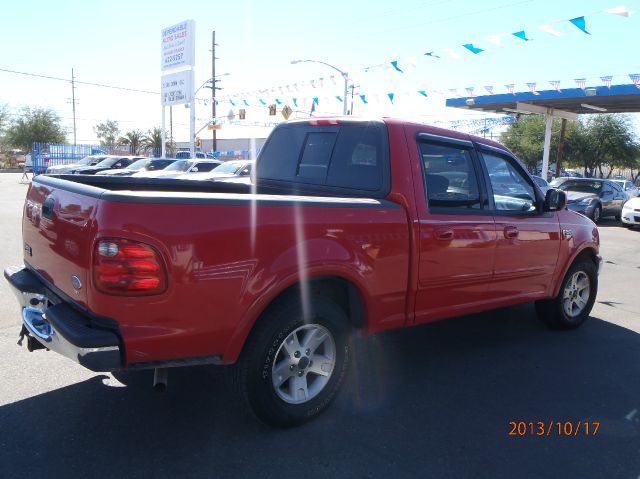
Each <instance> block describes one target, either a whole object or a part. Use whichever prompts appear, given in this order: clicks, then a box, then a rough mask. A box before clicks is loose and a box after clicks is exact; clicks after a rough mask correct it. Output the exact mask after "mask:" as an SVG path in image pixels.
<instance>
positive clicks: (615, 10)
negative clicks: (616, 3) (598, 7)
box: [605, 7, 634, 17]
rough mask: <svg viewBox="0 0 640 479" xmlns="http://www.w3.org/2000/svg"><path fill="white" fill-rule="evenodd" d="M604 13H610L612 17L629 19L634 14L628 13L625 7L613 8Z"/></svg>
mask: <svg viewBox="0 0 640 479" xmlns="http://www.w3.org/2000/svg"><path fill="white" fill-rule="evenodd" d="M605 13H611V14H612V15H619V16H621V17H630V16H631V15H633V14H634V12H630V11H629V10H627V9H626V8H625V7H613V8H607V9H606V10H605Z"/></svg>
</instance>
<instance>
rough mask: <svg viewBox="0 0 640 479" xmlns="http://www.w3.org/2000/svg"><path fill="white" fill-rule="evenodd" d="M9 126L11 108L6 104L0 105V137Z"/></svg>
mask: <svg viewBox="0 0 640 479" xmlns="http://www.w3.org/2000/svg"><path fill="white" fill-rule="evenodd" d="M8 124H9V107H8V106H7V104H6V103H5V104H4V105H0V135H2V133H3V132H4V129H5V127H6V126H7V125H8Z"/></svg>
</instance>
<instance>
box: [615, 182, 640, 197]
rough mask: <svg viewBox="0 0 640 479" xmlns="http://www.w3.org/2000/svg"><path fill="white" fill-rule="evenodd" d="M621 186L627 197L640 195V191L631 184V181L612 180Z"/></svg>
mask: <svg viewBox="0 0 640 479" xmlns="http://www.w3.org/2000/svg"><path fill="white" fill-rule="evenodd" d="M613 181H615V182H616V183H618V184H619V185H620V186H622V189H623V190H624V192H625V193H626V194H628V195H629V198H635V197H636V196H640V191H638V188H636V187H635V186H634V185H633V181H629V180H613Z"/></svg>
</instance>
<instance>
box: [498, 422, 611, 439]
mask: <svg viewBox="0 0 640 479" xmlns="http://www.w3.org/2000/svg"><path fill="white" fill-rule="evenodd" d="M599 429H600V421H553V420H551V421H509V431H508V435H509V436H515V437H524V436H545V437H551V436H555V437H561V436H562V437H577V436H595V435H597V434H598V431H599Z"/></svg>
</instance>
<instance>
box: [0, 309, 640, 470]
mask: <svg viewBox="0 0 640 479" xmlns="http://www.w3.org/2000/svg"><path fill="white" fill-rule="evenodd" d="M353 351H354V365H353V367H352V370H351V372H350V374H349V376H348V377H347V380H346V383H345V386H344V388H343V390H342V392H341V393H340V395H339V397H338V398H337V399H336V401H335V402H334V404H333V405H332V406H331V407H330V408H329V410H328V411H327V412H326V413H325V414H324V415H322V416H321V417H320V418H319V419H318V420H316V421H314V422H312V423H309V424H307V425H304V426H302V427H299V428H296V429H289V430H273V429H270V428H269V427H267V426H264V425H262V424H261V423H259V422H258V421H257V420H255V419H254V418H253V416H251V414H250V413H249V412H248V410H247V409H246V408H245V406H244V404H243V403H242V402H241V401H238V400H237V397H236V396H235V395H234V394H232V393H231V392H230V391H229V389H228V387H227V381H226V380H225V374H226V372H225V371H224V369H221V368H218V369H212V368H203V367H200V368H185V369H175V370H172V371H171V372H170V374H169V389H168V391H167V392H166V393H163V394H159V393H155V392H153V391H152V390H151V382H152V373H151V372H150V371H144V372H140V373H135V374H127V375H124V376H123V378H124V382H125V383H126V386H125V385H123V384H122V383H121V382H119V381H116V380H115V379H113V377H111V376H110V375H96V376H95V377H93V378H91V379H90V380H87V381H84V382H81V383H77V384H74V385H71V386H68V387H64V388H61V389H58V390H55V391H51V392H48V393H45V394H41V395H38V396H35V397H31V398H29V399H25V400H22V401H18V402H15V403H12V404H8V405H5V406H3V407H0V431H2V435H1V439H0V442H1V446H2V447H1V449H0V464H2V469H3V476H4V477H21V476H27V475H33V474H44V475H45V476H46V477H74V476H80V475H82V476H84V475H90V476H91V477H278V478H282V477H294V476H297V477H300V476H304V477H386V478H388V477H408V476H410V477H426V476H432V477H541V476H547V477H560V476H567V477H609V478H610V477H638V475H639V474H640V455H639V454H638V451H639V445H640V422H639V421H638V419H639V418H640V413H638V412H637V411H638V410H640V380H639V378H640V374H639V373H640V361H639V359H640V335H638V334H637V333H635V332H633V331H630V330H628V329H624V328H621V327H619V326H616V325H613V324H611V323H608V322H604V321H601V320H599V319H597V318H593V317H592V318H590V319H589V320H588V322H587V323H586V324H585V325H584V326H583V327H582V328H580V329H579V330H576V331H563V332H555V331H549V330H547V329H546V328H545V327H543V325H542V324H541V323H539V322H538V321H537V319H536V318H535V315H534V312H533V308H532V305H530V304H529V305H524V306H519V307H514V308H508V309H503V310H499V311H494V312H491V313H486V314H480V315H474V316H468V317H464V318H459V319H455V320H449V321H444V322H441V323H436V324H432V325H427V326H421V327H416V328H412V329H408V330H401V331H393V332H388V333H383V334H380V335H377V336H374V337H369V338H358V337H355V338H354V341H353ZM58 373H60V374H63V373H64V372H63V371H59V372H58ZM25 380H28V379H26V378H25ZM29 380H37V378H30V379H29ZM634 410H635V411H636V412H635V413H634ZM510 421H525V422H527V423H528V422H530V421H531V422H534V423H535V422H538V421H544V422H546V423H547V424H548V423H549V421H563V422H566V421H573V422H574V424H575V423H577V422H578V421H592V422H593V421H598V422H600V428H599V431H598V433H597V435H596V436H585V435H584V434H579V435H577V436H576V437H558V435H557V428H555V431H556V432H555V433H554V434H552V435H551V436H549V437H538V436H536V435H525V436H524V437H519V436H515V437H514V436H509V431H510V430H511V429H512V427H511V426H510V425H509V422H510Z"/></svg>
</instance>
